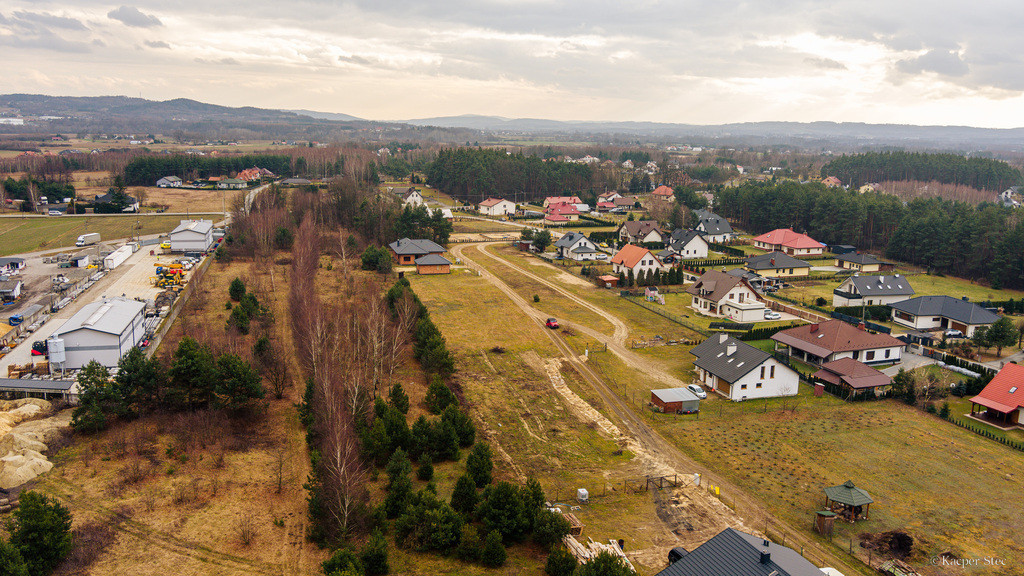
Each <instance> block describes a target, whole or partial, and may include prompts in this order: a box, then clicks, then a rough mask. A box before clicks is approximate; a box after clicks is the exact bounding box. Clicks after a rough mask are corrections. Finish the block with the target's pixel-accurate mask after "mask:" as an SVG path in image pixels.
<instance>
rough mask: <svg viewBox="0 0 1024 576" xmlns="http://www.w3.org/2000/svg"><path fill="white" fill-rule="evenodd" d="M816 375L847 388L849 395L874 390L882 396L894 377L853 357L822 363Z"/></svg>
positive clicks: (877, 394) (876, 394)
mask: <svg viewBox="0 0 1024 576" xmlns="http://www.w3.org/2000/svg"><path fill="white" fill-rule="evenodd" d="M814 377H815V378H818V379H821V380H824V381H825V382H828V383H830V384H834V385H836V386H838V387H840V388H845V389H846V391H847V393H848V396H852V395H854V394H860V393H862V392H866V391H869V390H870V391H872V392H874V393H875V396H881V395H882V394H884V393H885V392H886V391H888V390H889V387H890V386H892V378H890V377H888V376H886V375H885V374H882V373H881V372H879V371H878V370H875V369H874V368H872V367H871V366H868V365H867V364H864V363H863V362H858V361H856V360H854V359H853V358H840V359H839V360H833V361H832V362H826V363H824V364H822V365H821V370H818V371H817V372H815V373H814Z"/></svg>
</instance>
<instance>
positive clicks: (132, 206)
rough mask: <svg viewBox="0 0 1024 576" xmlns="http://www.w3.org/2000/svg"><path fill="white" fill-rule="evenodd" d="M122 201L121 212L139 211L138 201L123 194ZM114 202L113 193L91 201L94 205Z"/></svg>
mask: <svg viewBox="0 0 1024 576" xmlns="http://www.w3.org/2000/svg"><path fill="white" fill-rule="evenodd" d="M124 199H125V200H124V201H125V205H124V208H122V209H121V211H122V212H138V211H139V201H138V199H136V198H133V197H131V196H128V195H127V194H125V196H124ZM114 200H115V198H114V193H113V192H106V193H104V194H97V195H96V197H95V198H94V199H93V203H94V204H113V203H114ZM50 208H53V205H51V206H50ZM64 209H65V210H66V209H67V205H64Z"/></svg>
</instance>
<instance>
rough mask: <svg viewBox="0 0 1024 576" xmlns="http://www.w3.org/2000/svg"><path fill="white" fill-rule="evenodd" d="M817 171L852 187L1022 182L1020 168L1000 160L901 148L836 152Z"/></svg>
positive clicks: (996, 187)
mask: <svg viewBox="0 0 1024 576" xmlns="http://www.w3.org/2000/svg"><path fill="white" fill-rule="evenodd" d="M821 175H822V177H825V176H835V177H836V178H839V179H840V180H841V181H842V182H843V183H844V184H849V185H851V186H854V187H860V186H862V185H864V184H867V183H869V182H884V181H886V180H922V181H926V182H929V181H933V180H934V181H937V182H942V183H945V184H961V185H964V186H970V187H972V188H977V189H979V190H992V191H994V192H1001V191H1003V190H1005V189H1006V188H1009V187H1010V186H1016V185H1018V184H1020V183H1021V182H1022V179H1021V173H1020V171H1019V170H1017V169H1016V168H1014V167H1012V166H1010V165H1009V164H1007V163H1006V162H1003V161H1002V160H992V159H990V158H978V157H965V156H960V155H957V154H930V153H925V152H904V151H892V152H865V153H863V154H852V155H849V156H840V157H838V158H835V159H833V160H832V161H831V162H829V163H828V164H826V165H825V166H823V167H822V169H821Z"/></svg>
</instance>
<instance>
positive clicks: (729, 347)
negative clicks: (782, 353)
mask: <svg viewBox="0 0 1024 576" xmlns="http://www.w3.org/2000/svg"><path fill="white" fill-rule="evenodd" d="M690 354H693V355H694V356H695V357H696V358H697V359H696V360H694V362H693V366H694V370H695V371H696V373H697V380H698V381H699V382H700V383H701V385H703V386H705V387H707V388H710V389H712V390H714V391H715V392H717V393H718V394H721V395H722V396H724V397H726V398H728V399H729V400H732V401H735V402H738V401H741V400H750V399H753V398H774V397H777V396H793V395H795V394H796V393H797V392H799V389H800V375H799V374H797V373H796V371H795V370H793V369H792V368H790V367H789V366H786V365H785V364H783V363H782V362H779V361H778V360H777V359H775V357H773V356H772V355H771V354H769V353H768V352H765V351H764V350H761V349H760V348H755V347H753V346H751V345H750V344H747V343H746V342H741V341H739V340H737V339H735V338H733V337H732V336H729V335H727V334H721V333H719V334H712V335H711V337H710V338H708V339H707V340H705V341H703V342H701V343H700V344H698V345H697V346H694V347H693V349H692V350H690Z"/></svg>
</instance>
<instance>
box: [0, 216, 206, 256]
mask: <svg viewBox="0 0 1024 576" xmlns="http://www.w3.org/2000/svg"><path fill="white" fill-rule="evenodd" d="M193 216H199V214H193ZM217 217H218V218H219V215H218V216H217ZM182 218H183V216H168V215H147V214H141V215H139V216H137V217H134V216H29V217H26V218H0V256H7V255H10V254H21V253H23V252H35V251H37V250H45V249H47V248H56V247H59V246H74V244H75V239H77V238H78V236H79V235H80V234H84V233H86V232H99V233H100V236H102V238H103V240H104V241H107V240H115V239H119V238H127V237H128V236H130V235H132V228H133V227H134V226H135V225H136V223H138V224H139V225H140V228H139V229H138V230H136V231H135V233H136V234H141V235H143V236H145V235H148V234H166V233H168V232H170V231H171V230H173V229H174V227H175V226H177V225H178V224H179V222H180V221H181V219H182Z"/></svg>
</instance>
